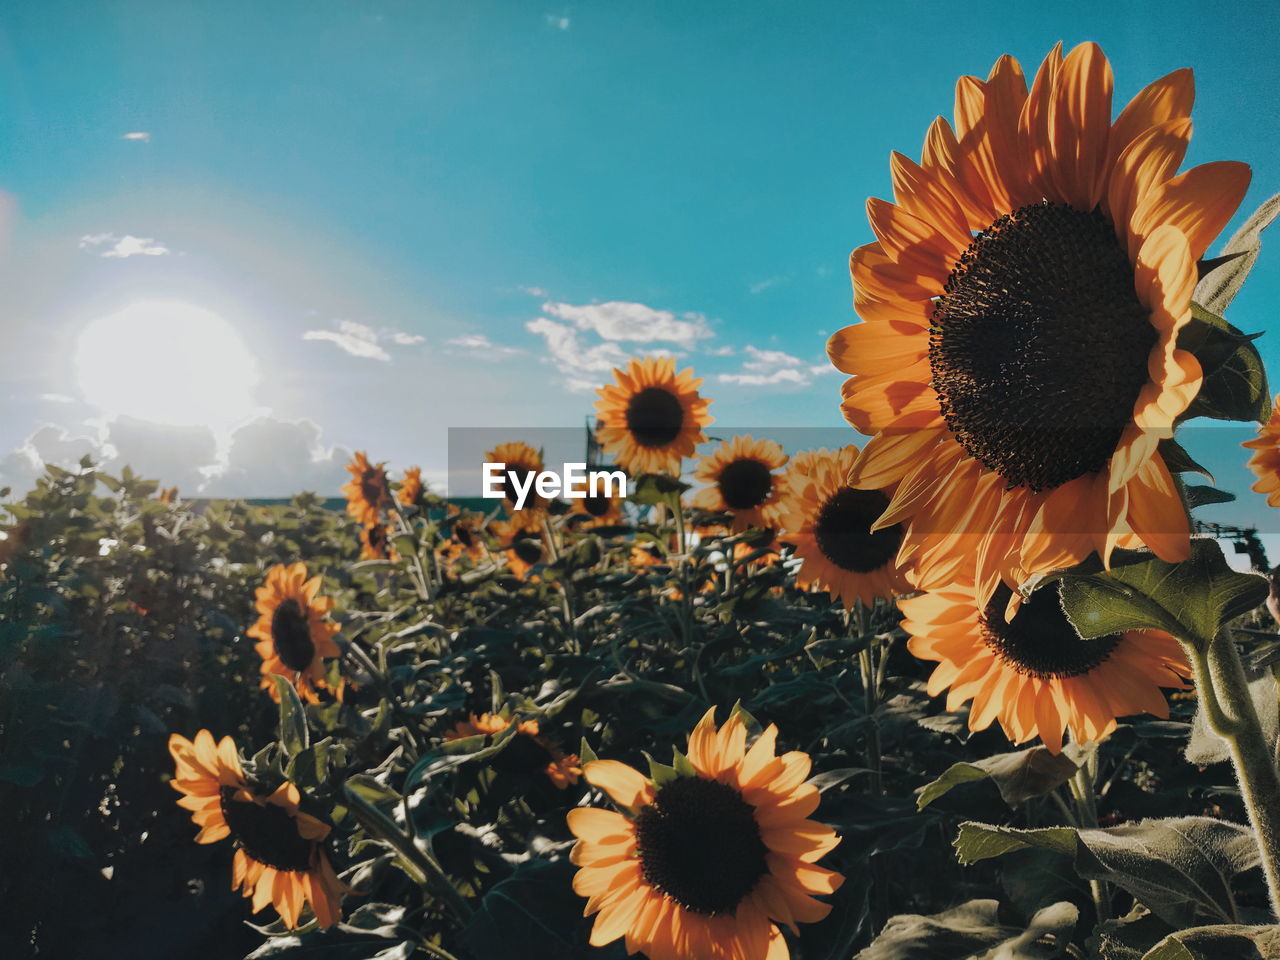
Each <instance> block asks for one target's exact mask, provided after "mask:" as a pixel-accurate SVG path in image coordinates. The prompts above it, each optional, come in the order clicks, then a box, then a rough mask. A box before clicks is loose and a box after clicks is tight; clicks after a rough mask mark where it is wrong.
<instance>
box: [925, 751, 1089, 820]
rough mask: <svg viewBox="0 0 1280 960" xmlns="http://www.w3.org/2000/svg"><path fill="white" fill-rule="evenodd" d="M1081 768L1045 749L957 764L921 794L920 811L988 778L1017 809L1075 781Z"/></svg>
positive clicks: (998, 755)
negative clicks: (955, 790) (949, 793)
mask: <svg viewBox="0 0 1280 960" xmlns="http://www.w3.org/2000/svg"><path fill="white" fill-rule="evenodd" d="M1077 769H1078V768H1077V767H1076V765H1075V763H1073V762H1072V760H1071V758H1070V757H1067V756H1064V755H1063V754H1061V753H1052V752H1050V751H1049V750H1047V749H1045V748H1044V747H1031V748H1030V749H1028V750H1019V751H1017V752H1016V753H999V754H996V755H995V756H993V757H984V758H982V759H981V760H975V761H973V762H972V763H963V762H962V763H955V764H952V765H951V767H950V768H948V770H947V771H946V773H944V774H943V775H942V776H940V777H939V778H938V779H937V780H934V781H933V782H932V783H930V784H928V785H927V786H926V787H925V788H924V789H923V790H921V791H920V796H919V797H918V798H917V799H916V809H917V810H923V809H924V808H925V807H927V806H928V805H929V804H931V803H933V801H934V800H936V799H938V797H940V796H942V795H943V794H944V793H946V792H947V791H949V790H950V789H951V788H952V787H956V786H959V785H960V784H962V783H970V782H972V781H974V780H985V779H987V778H988V777H990V778H991V780H992V781H993V782H994V783H995V785H996V789H998V790H999V791H1000V797H1001V799H1003V800H1004V802H1005V803H1007V804H1009V806H1011V807H1016V806H1018V805H1019V804H1021V803H1025V802H1026V801H1028V800H1030V799H1032V798H1033V797H1043V796H1044V795H1045V794H1047V793H1048V792H1049V791H1050V790H1053V789H1054V788H1055V787H1058V786H1060V785H1062V784H1064V783H1066V782H1067V781H1068V780H1070V779H1071V775H1072V774H1074V773H1075V772H1076V770H1077Z"/></svg>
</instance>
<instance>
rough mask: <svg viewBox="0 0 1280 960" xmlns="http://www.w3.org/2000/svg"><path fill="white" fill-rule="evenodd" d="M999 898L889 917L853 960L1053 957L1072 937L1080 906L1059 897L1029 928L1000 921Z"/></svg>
mask: <svg viewBox="0 0 1280 960" xmlns="http://www.w3.org/2000/svg"><path fill="white" fill-rule="evenodd" d="M999 909H1000V904H999V903H998V902H997V901H995V900H970V901H969V902H968V903H963V904H961V905H960V906H958V907H952V908H951V909H950V910H944V911H943V912H942V913H937V914H934V915H933V916H927V917H926V916H920V915H919V914H899V915H898V916H896V917H890V918H889V922H888V923H886V924H885V926H884V929H883V930H881V931H880V935H879V936H878V937H876V939H875V941H874V942H873V943H872V944H871V946H869V947H867V948H866V949H865V950H863V951H862V952H860V953H858V954H857V955H856V957H855V958H854V960H986V958H993V957H999V958H1000V960H1053V958H1055V957H1060V956H1062V955H1063V953H1064V952H1065V951H1066V949H1067V945H1068V944H1069V943H1070V942H1071V934H1072V931H1074V930H1075V925H1076V921H1077V919H1079V914H1080V912H1079V910H1078V909H1077V908H1076V906H1075V905H1074V904H1071V903H1065V902H1064V903H1055V904H1053V905H1052V906H1048V907H1045V908H1044V909H1043V910H1040V911H1039V912H1037V913H1036V915H1035V916H1033V917H1032V918H1031V922H1030V923H1029V924H1028V925H1027V927H1026V928H1025V929H1022V928H1019V927H1010V926H1006V925H1004V924H1002V923H1000V920H999V918H998V916H997V914H998V911H999Z"/></svg>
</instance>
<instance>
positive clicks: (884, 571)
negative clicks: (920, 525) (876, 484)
mask: <svg viewBox="0 0 1280 960" xmlns="http://www.w3.org/2000/svg"><path fill="white" fill-rule="evenodd" d="M857 458H858V448H857V447H855V446H853V445H852V444H850V445H849V446H846V447H844V448H842V449H840V450H836V451H831V450H814V451H809V452H807V453H804V454H796V456H795V457H793V458H792V462H791V467H790V468H789V469H788V470H787V487H788V490H789V493H790V498H789V500H788V501H787V511H788V512H787V515H786V519H785V520H784V522H783V526H785V527H786V529H787V533H786V535H785V536H783V537H782V540H783V542H784V543H790V544H793V545H794V546H795V548H796V556H797V557H799V558H800V560H801V561H802V562H801V566H800V569H799V570H797V571H796V586H798V587H800V588H801V589H802V590H807V589H809V588H811V587H813V588H817V589H820V590H826V591H827V592H828V593H830V594H831V595H832V596H834V597H837V598H839V599H840V601H841V602H843V603H844V605H845V606H846V607H852V606H853V605H854V603H856V602H857V601H861V602H862V603H864V604H867V605H870V604H871V603H873V602H874V601H875V598H876V597H886V598H891V597H893V595H894V594H895V593H908V592H910V589H911V587H910V585H909V584H908V583H907V582H906V580H905V578H904V577H903V575H902V572H901V571H900V570H899V568H898V563H897V557H898V549H899V547H900V546H901V544H902V527H901V525H899V524H894V525H893V526H889V527H885V528H883V529H880V530H877V531H874V532H872V530H871V526H872V524H873V523H875V521H876V519H877V518H878V517H879V516H880V515H881V514H883V513H884V511H885V508H887V507H888V506H889V496H890V494H891V493H892V490H889V491H883V490H856V489H854V488H853V487H850V486H849V480H848V478H849V471H850V470H851V469H852V467H853V464H854V462H855V461H856V460H857Z"/></svg>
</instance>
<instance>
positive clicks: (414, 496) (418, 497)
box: [396, 467, 426, 507]
mask: <svg viewBox="0 0 1280 960" xmlns="http://www.w3.org/2000/svg"><path fill="white" fill-rule="evenodd" d="M425 492H426V487H424V486H423V485H422V468H421V467H410V468H409V469H408V470H406V471H405V472H404V479H403V480H401V481H400V489H399V490H397V491H396V499H397V500H399V501H400V502H401V503H403V504H404V505H405V506H406V507H414V506H417V505H418V504H419V503H420V502H421V501H422V495H423V494H424V493H425Z"/></svg>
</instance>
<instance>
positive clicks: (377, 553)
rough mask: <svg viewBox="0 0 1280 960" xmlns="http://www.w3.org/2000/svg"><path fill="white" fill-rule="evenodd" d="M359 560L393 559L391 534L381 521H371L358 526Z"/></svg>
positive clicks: (394, 554)
mask: <svg viewBox="0 0 1280 960" xmlns="http://www.w3.org/2000/svg"><path fill="white" fill-rule="evenodd" d="M360 559H361V560H395V559H396V552H395V550H393V549H392V548H391V534H390V531H388V530H387V528H386V527H384V526H383V525H382V524H381V523H371V524H368V525H366V526H364V527H361V528H360Z"/></svg>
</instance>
